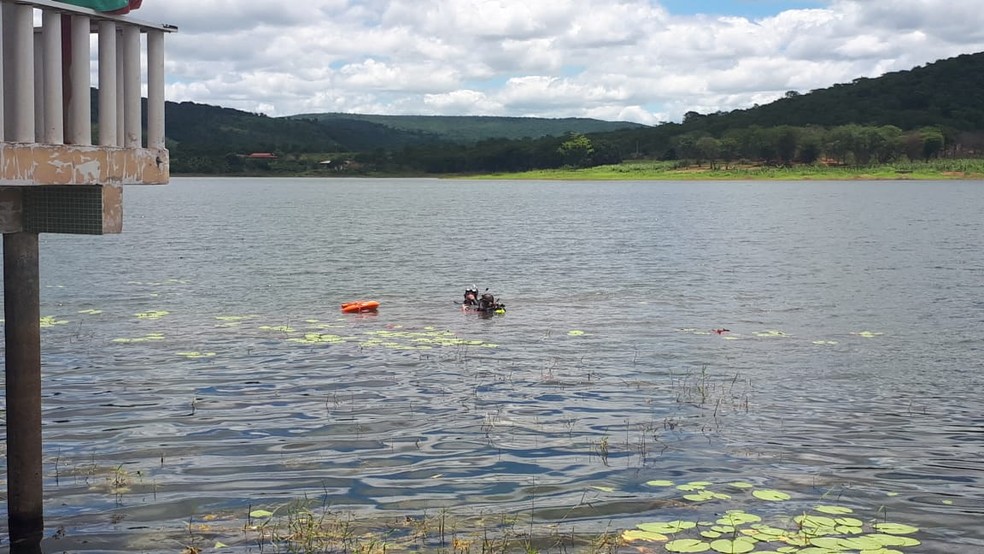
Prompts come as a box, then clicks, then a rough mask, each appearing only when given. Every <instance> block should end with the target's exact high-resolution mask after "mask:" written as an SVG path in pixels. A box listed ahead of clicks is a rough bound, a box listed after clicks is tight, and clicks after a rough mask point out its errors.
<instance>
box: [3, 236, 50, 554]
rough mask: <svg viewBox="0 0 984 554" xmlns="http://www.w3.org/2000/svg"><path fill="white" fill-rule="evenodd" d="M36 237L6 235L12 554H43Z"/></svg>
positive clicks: (38, 296)
mask: <svg viewBox="0 0 984 554" xmlns="http://www.w3.org/2000/svg"><path fill="white" fill-rule="evenodd" d="M38 262H39V257H38V235H37V234H36V233H23V232H21V233H6V234H4V235H3V301H4V318H5V319H6V321H5V323H4V340H5V341H6V343H5V344H6V359H5V361H6V391H5V393H6V399H7V495H8V496H7V514H8V523H9V526H10V542H11V547H12V548H11V551H12V552H32V551H35V549H37V550H36V551H37V552H40V548H39V545H40V541H41V537H42V535H43V533H44V510H43V506H44V504H43V480H42V472H41V470H42V466H41V323H40V321H41V308H40V303H41V295H40V284H39V265H38Z"/></svg>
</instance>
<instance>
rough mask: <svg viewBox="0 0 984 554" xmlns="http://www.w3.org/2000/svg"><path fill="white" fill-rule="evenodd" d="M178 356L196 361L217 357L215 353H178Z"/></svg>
mask: <svg viewBox="0 0 984 554" xmlns="http://www.w3.org/2000/svg"><path fill="white" fill-rule="evenodd" d="M177 354H178V356H184V357H185V358H188V359H190V360H195V359H198V358H211V357H212V356H215V352H178V353H177Z"/></svg>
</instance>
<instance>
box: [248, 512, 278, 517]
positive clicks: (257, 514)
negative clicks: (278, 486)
mask: <svg viewBox="0 0 984 554" xmlns="http://www.w3.org/2000/svg"><path fill="white" fill-rule="evenodd" d="M272 515H273V512H271V511H269V510H253V511H252V512H250V513H249V517H271V516H272Z"/></svg>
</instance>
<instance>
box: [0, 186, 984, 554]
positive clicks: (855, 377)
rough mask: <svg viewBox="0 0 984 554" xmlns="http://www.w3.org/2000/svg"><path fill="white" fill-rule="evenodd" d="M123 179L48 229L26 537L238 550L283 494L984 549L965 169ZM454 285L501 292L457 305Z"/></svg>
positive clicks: (71, 544) (582, 523)
mask: <svg viewBox="0 0 984 554" xmlns="http://www.w3.org/2000/svg"><path fill="white" fill-rule="evenodd" d="M124 197H125V213H126V221H125V231H124V233H123V234H122V235H117V236H107V237H79V236H57V235H43V236H42V241H41V257H42V315H44V316H50V319H48V320H46V321H47V322H48V323H49V324H50V326H45V328H44V329H43V330H42V331H43V353H44V369H43V374H44V394H43V396H44V440H45V468H44V471H45V487H46V501H45V505H46V526H47V529H48V531H47V534H48V535H49V536H50V535H54V534H55V533H56V532H57V531H58V530H59V529H61V530H62V531H61V532H59V535H60V536H61V538H52V539H50V540H46V541H45V544H44V547H45V549H46V551H51V552H57V551H63V550H100V551H136V550H142V551H162V552H175V551H178V550H180V548H181V545H182V544H184V543H185V542H187V536H188V531H187V525H188V522H189V521H191V522H195V521H198V522H203V524H204V523H207V524H208V525H209V527H208V528H207V530H203V531H201V532H200V533H201V535H203V536H205V537H207V540H221V541H222V542H224V543H226V544H229V545H230V547H229V548H228V549H225V551H235V550H237V549H238V550H240V551H249V550H250V548H251V547H250V546H249V545H248V544H247V543H246V542H244V541H243V540H242V534H241V531H240V530H241V528H242V524H243V521H244V519H245V514H246V512H248V511H249V509H250V508H252V509H256V508H257V507H263V508H267V509H270V510H273V509H274V508H275V507H277V506H281V505H283V504H284V503H287V502H290V501H292V500H298V499H303V498H307V499H309V500H312V501H313V502H314V503H315V504H316V505H318V506H321V505H329V506H330V507H331V508H332V509H333V510H337V511H343V512H351V513H353V514H355V515H356V516H360V517H376V516H378V517H384V518H389V517H401V518H402V517H404V516H414V517H416V516H419V515H421V514H429V513H436V512H438V511H440V510H442V509H445V508H448V509H450V510H452V511H454V512H456V513H460V514H466V515H468V514H471V515H474V514H482V513H497V514H498V513H519V514H526V515H527V516H529V514H531V513H532V514H534V516H533V517H534V519H535V521H536V522H537V523H544V524H548V523H556V522H563V523H564V525H569V526H570V527H572V528H575V529H577V530H578V531H585V532H600V531H604V530H606V529H619V528H630V527H632V526H634V525H635V524H637V523H641V522H645V521H655V520H672V519H696V518H700V519H709V520H711V521H713V520H714V519H715V518H716V517H718V515H719V514H720V513H722V512H724V511H726V510H729V509H742V510H746V511H748V512H751V513H755V514H758V515H760V516H762V517H763V518H766V519H767V520H769V519H770V518H773V519H775V518H782V517H788V516H790V515H796V514H802V513H803V512H804V511H808V510H810V509H812V508H813V507H814V506H816V505H817V504H835V505H839V506H844V507H850V508H852V509H853V510H854V515H855V516H856V517H857V518H859V519H863V520H864V521H866V522H868V521H875V520H882V521H884V520H888V521H892V522H897V523H904V524H908V525H912V526H916V527H918V528H919V532H918V533H917V534H916V535H915V536H917V537H918V538H919V539H920V540H921V541H922V543H923V544H922V545H921V546H918V547H910V548H905V549H904V550H905V551H906V552H968V553H970V552H978V551H984V529H982V526H981V523H980V522H981V517H982V516H984V462H982V455H984V415H982V414H984V397H982V396H981V383H982V377H981V371H982V369H984V362H982V355H984V348H982V346H984V337H982V334H984V333H982V330H984V248H981V243H982V242H984V218H982V217H981V214H982V213H984V189H982V185H981V183H976V182H919V183H915V182H885V183H881V182H879V183H829V182H814V183H734V182H732V183H642V182H638V183H637V182H625V183H584V182H578V183H557V182H501V183H500V182H458V181H436V180H346V179H338V180H314V179H310V180H292V179H175V180H173V182H172V184H171V185H169V186H166V187H132V188H127V189H126V190H125V194H124ZM472 284H476V285H478V286H479V287H480V288H483V289H484V288H485V287H490V288H491V290H492V292H494V293H495V294H496V295H497V297H499V298H500V299H501V300H502V301H504V302H505V303H506V304H507V307H508V313H507V314H506V315H504V316H499V317H494V318H490V319H482V318H479V317H476V316H474V315H470V314H463V313H461V312H460V311H458V309H457V307H456V306H455V305H454V304H453V301H454V300H457V299H459V298H460V296H461V293H462V291H463V289H464V288H466V287H467V286H469V285H472ZM360 298H368V299H376V300H379V301H380V302H381V303H382V308H381V310H380V311H379V313H378V315H343V314H341V313H340V312H339V309H338V305H339V304H340V303H341V302H344V301H348V300H355V299H360ZM715 329H717V330H721V329H728V331H727V332H721V333H717V332H714V331H713V330H715ZM652 480H669V481H673V482H674V484H683V483H687V482H693V481H704V482H708V483H710V485H707V486H708V489H709V490H713V491H715V492H720V493H726V494H728V495H730V496H731V498H730V499H726V500H724V499H721V500H714V501H710V502H703V503H694V502H689V501H686V500H682V499H681V496H682V495H683V494H686V493H684V492H681V491H679V490H676V489H674V488H672V487H669V488H667V487H654V486H651V485H646V483H647V482H648V481H652ZM734 482H747V483H749V484H751V485H754V487H755V488H756V489H776V490H780V491H783V492H786V493H787V494H789V495H790V496H791V499H790V500H788V501H786V502H764V501H761V500H758V499H756V498H755V497H753V496H752V495H751V494H750V493H749V492H748V491H747V490H743V489H739V488H737V487H733V486H732V485H729V483H734ZM5 510H6V506H3V507H0V511H2V513H0V517H2V521H3V523H2V525H5V524H6V512H5ZM5 532H6V531H5V529H4V533H5ZM213 535H214V539H212V538H211V537H212V536H213ZM210 544H211V543H209V545H208V546H210ZM253 548H254V549H255V547H253Z"/></svg>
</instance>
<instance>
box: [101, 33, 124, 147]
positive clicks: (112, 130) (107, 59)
mask: <svg viewBox="0 0 984 554" xmlns="http://www.w3.org/2000/svg"><path fill="white" fill-rule="evenodd" d="M116 131H117V129H116V22H115V21H100V22H99V145H100V146H118V145H119V139H118V135H117V133H116Z"/></svg>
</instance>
